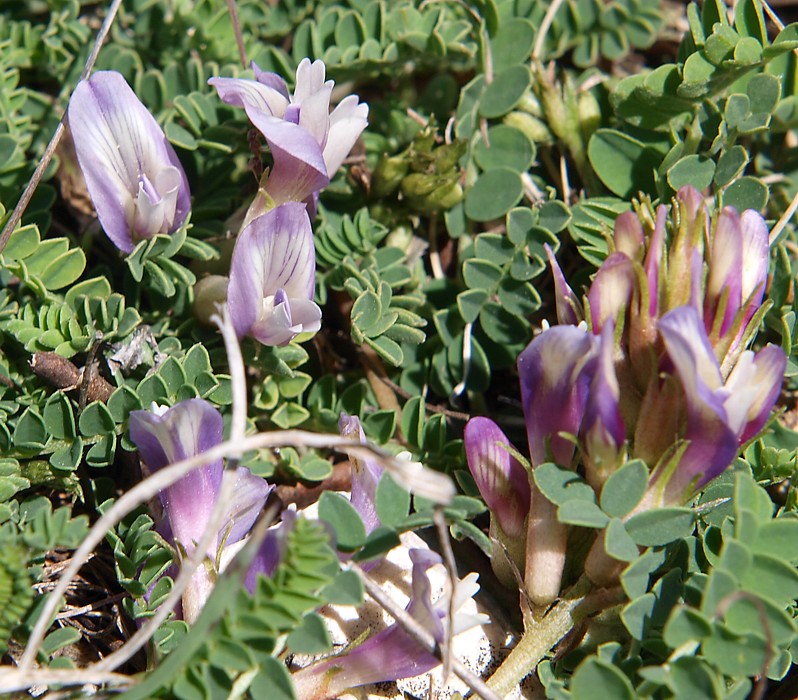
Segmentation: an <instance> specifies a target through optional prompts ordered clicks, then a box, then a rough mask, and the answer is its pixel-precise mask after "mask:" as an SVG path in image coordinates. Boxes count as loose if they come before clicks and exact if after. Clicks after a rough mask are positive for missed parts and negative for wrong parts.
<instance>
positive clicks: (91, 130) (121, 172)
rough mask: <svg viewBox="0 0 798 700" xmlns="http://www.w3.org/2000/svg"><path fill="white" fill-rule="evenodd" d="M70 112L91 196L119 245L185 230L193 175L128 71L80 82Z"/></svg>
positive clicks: (102, 73) (127, 246) (132, 244)
mask: <svg viewBox="0 0 798 700" xmlns="http://www.w3.org/2000/svg"><path fill="white" fill-rule="evenodd" d="M67 113H68V116H69V127H70V130H71V132H72V138H73V140H74V142H75V152H76V153H77V157H78V163H79V164H80V169H81V170H82V172H83V177H84V178H85V180H86V187H87V189H88V191H89V196H90V197H91V200H92V202H93V203H94V208H95V209H96V210H97V217H98V218H99V220H100V224H101V225H102V227H103V230H104V231H105V233H106V234H107V235H108V237H109V238H110V239H111V241H112V242H113V243H114V245H115V246H116V247H117V248H119V249H120V250H122V251H124V252H126V253H129V252H131V251H132V250H133V249H134V248H135V246H136V244H137V243H138V242H139V241H141V240H144V239H149V238H152V237H153V236H155V235H157V234H168V233H172V232H174V231H175V230H176V229H177V228H179V227H180V225H181V224H182V223H183V222H184V221H185V220H186V217H187V216H188V213H189V211H190V210H191V195H190V192H189V188H188V181H187V180H186V174H185V172H183V168H182V166H181V165H180V161H179V160H178V158H177V154H176V153H175V151H174V149H173V148H172V146H171V144H170V143H169V141H168V140H167V139H166V136H165V135H164V133H163V130H162V129H161V127H160V126H158V123H157V122H156V121H155V119H154V118H153V116H152V115H151V114H150V113H149V112H148V111H147V108H146V107H145V106H144V105H143V104H142V103H141V102H140V101H139V99H138V98H137V97H136V95H135V94H134V93H133V90H131V89H130V86H129V85H128V84H127V82H125V79H124V78H123V77H122V76H121V74H119V73H117V72H116V71H99V72H97V73H95V74H94V75H93V76H91V78H89V79H88V80H82V81H80V83H78V86H77V87H76V88H75V92H74V93H73V94H72V99H71V100H70V101H69V108H68V110H67Z"/></svg>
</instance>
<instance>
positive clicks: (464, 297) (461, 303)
mask: <svg viewBox="0 0 798 700" xmlns="http://www.w3.org/2000/svg"><path fill="white" fill-rule="evenodd" d="M474 262H475V263H477V261H474ZM489 269H490V273H489V274H490V275H491V276H492V275H494V274H495V268H493V267H491V268H489ZM478 273H479V270H477V274H478ZM472 274H474V273H473V271H472V272H469V275H472ZM499 274H501V272H500V273H499ZM487 299H488V292H487V291H486V290H485V289H467V290H466V291H464V292H460V294H458V295H457V310H458V311H459V312H460V315H461V316H462V317H463V320H464V321H465V322H466V323H474V321H476V320H477V318H478V317H479V312H480V311H481V310H482V305H483V304H484V303H485V302H486V301H487Z"/></svg>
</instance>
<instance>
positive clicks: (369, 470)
mask: <svg viewBox="0 0 798 700" xmlns="http://www.w3.org/2000/svg"><path fill="white" fill-rule="evenodd" d="M338 430H339V431H340V432H341V437H344V438H347V439H349V440H358V441H360V442H361V443H362V444H364V445H365V444H366V442H367V440H366V434H365V433H364V432H363V427H362V426H361V424H360V419H359V418H358V417H357V416H350V415H347V414H346V413H345V412H341V417H340V418H339V419H338ZM349 461H350V463H351V464H352V495H351V497H350V502H351V503H352V505H353V506H354V507H355V510H356V511H357V512H358V514H359V515H360V517H361V519H362V520H363V524H364V525H365V526H366V533H367V534H368V533H371V532H373V531H374V530H376V529H377V528H378V527H379V526H380V525H381V522H380V518H379V516H378V515H377V484H379V482H380V478H381V477H382V473H383V469H382V467H381V466H380V465H379V464H378V463H377V461H376V460H373V459H361V458H359V457H356V456H355V455H353V454H349Z"/></svg>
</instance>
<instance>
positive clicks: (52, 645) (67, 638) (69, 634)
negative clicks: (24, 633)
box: [41, 627, 80, 656]
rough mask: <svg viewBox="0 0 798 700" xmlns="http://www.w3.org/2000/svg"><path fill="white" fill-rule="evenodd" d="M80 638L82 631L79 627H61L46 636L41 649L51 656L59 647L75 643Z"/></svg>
mask: <svg viewBox="0 0 798 700" xmlns="http://www.w3.org/2000/svg"><path fill="white" fill-rule="evenodd" d="M79 639H80V631H79V630H78V629H77V628H75V627H59V628H58V629H57V630H55V631H54V632H50V634H48V635H47V636H46V637H45V638H44V641H43V642H42V647H41V650H42V652H43V653H44V654H45V655H46V656H50V655H51V654H54V653H55V652H56V651H58V650H59V649H63V648H64V647H67V646H69V645H70V644H75V643H76V642H77V641H78V640H79Z"/></svg>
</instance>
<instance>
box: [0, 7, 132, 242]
mask: <svg viewBox="0 0 798 700" xmlns="http://www.w3.org/2000/svg"><path fill="white" fill-rule="evenodd" d="M121 5H122V0H113V2H112V3H111V6H110V7H109V8H108V15H107V16H106V18H105V21H104V22H103V23H102V26H101V27H100V31H99V32H97V39H96V40H95V41H94V46H93V47H92V50H91V53H90V54H89V57H88V59H86V65H85V66H84V67H83V72H82V73H81V74H80V80H85V79H86V78H88V77H89V73H91V71H92V68H94V64H95V63H96V62H97V56H98V55H99V54H100V49H101V48H102V45H103V42H104V41H105V37H106V36H108V32H109V31H111V25H112V24H113V23H114V19H116V13H117V12H118V11H119V8H120V6H121ZM65 122H66V112H65V113H64V116H63V117H61V121H60V122H58V126H57V127H56V128H55V133H53V137H52V138H51V139H50V143H48V144H47V148H46V149H45V150H44V155H43V156H42V159H41V160H40V161H39V164H38V165H37V166H36V170H34V171H33V175H31V178H30V180H29V182H28V184H27V186H26V187H25V190H24V191H23V193H22V196H21V197H20V198H19V201H18V202H17V206H15V207H14V211H13V212H11V216H10V217H9V219H8V221H7V222H6V225H5V227H4V228H3V233H2V234H0V253H2V252H3V249H4V248H5V247H6V244H7V243H8V239H9V238H11V234H12V233H13V232H14V229H15V228H16V227H17V224H19V222H20V220H21V219H22V215H23V214H24V213H25V210H26V209H27V208H28V204H30V200H31V198H32V197H33V193H34V192H35V191H36V188H37V187H38V186H39V183H40V182H41V180H42V177H44V171H45V170H47V166H48V165H50V161H51V160H52V159H53V155H55V149H56V148H58V144H59V143H60V141H61V137H62V136H63V135H64V123H65Z"/></svg>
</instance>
